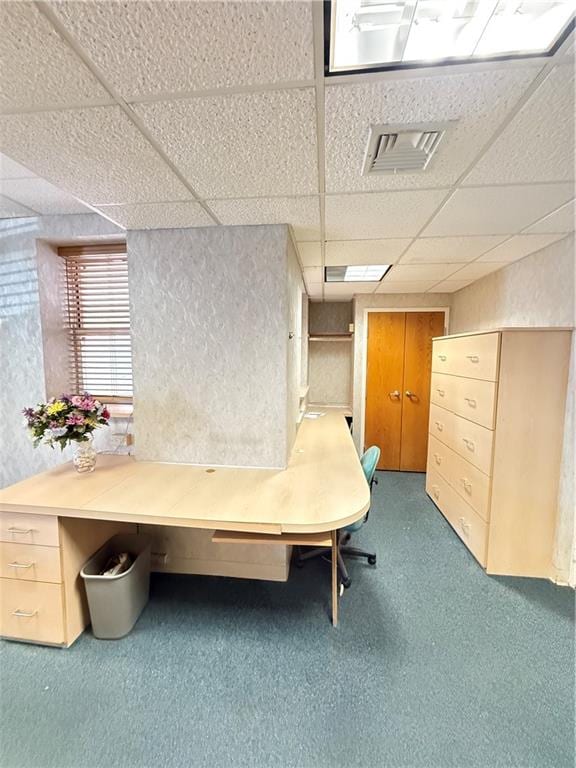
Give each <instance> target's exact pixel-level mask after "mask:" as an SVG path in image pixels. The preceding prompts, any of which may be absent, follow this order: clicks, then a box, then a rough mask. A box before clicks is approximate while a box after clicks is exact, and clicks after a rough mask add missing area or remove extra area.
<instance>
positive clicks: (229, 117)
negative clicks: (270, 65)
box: [134, 88, 318, 198]
mask: <svg viewBox="0 0 576 768" xmlns="http://www.w3.org/2000/svg"><path fill="white" fill-rule="evenodd" d="M134 108H135V109H136V110H137V111H138V112H139V114H140V115H141V116H142V118H143V120H144V122H145V123H146V125H147V126H148V128H149V130H150V131H151V132H152V133H153V134H154V136H155V137H156V139H157V140H158V141H159V142H160V144H161V145H162V147H163V148H164V150H165V151H166V153H167V154H168V155H169V156H170V158H171V159H172V160H173V162H174V163H175V164H176V166H177V167H178V168H179V170H180V171H181V172H182V174H183V175H184V176H185V177H186V178H187V179H188V181H190V182H191V183H192V185H193V186H194V188H195V189H196V190H197V191H198V192H199V193H200V194H201V195H202V196H203V197H224V198H230V197H238V198H241V197H249V196H261V197H270V196H273V195H306V194H313V193H315V192H316V193H317V192H318V172H317V162H318V161H317V156H316V118H315V100H314V90H313V89H311V88H303V89H295V90H284V91H266V92H262V93H240V94H229V95H226V96H213V97H212V96H211V97H201V98H200V97H197V98H193V99H181V100H178V101H167V102H157V103H154V104H138V105H134Z"/></svg>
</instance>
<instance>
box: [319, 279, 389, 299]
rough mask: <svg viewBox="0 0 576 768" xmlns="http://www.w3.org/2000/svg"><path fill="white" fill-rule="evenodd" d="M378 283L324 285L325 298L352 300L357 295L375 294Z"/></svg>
mask: <svg viewBox="0 0 576 768" xmlns="http://www.w3.org/2000/svg"><path fill="white" fill-rule="evenodd" d="M377 285H378V283H373V282H370V283H362V282H358V283H324V297H325V298H327V299H330V298H336V297H339V298H340V299H346V298H348V299H351V298H352V296H354V294H355V293H373V292H374V289H375V288H376V286H377Z"/></svg>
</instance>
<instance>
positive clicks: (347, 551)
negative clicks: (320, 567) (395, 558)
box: [296, 445, 380, 588]
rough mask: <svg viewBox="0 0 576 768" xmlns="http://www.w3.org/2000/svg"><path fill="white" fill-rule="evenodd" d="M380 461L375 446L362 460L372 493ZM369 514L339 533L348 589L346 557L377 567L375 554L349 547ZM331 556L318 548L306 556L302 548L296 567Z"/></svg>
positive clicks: (327, 550) (341, 565) (342, 570)
mask: <svg viewBox="0 0 576 768" xmlns="http://www.w3.org/2000/svg"><path fill="white" fill-rule="evenodd" d="M379 460H380V448H378V446H377V445H373V446H371V447H370V448H368V450H367V451H366V452H365V453H364V455H363V456H362V458H361V459H360V463H361V464H362V469H363V470H364V475H365V476H366V481H367V483H368V485H369V486H370V493H372V485H373V484H374V483H376V485H378V478H377V477H376V474H375V473H376V466H377V465H378V461H379ZM369 514H370V509H368V512H366V514H365V515H364V517H363V518H361V519H360V520H357V521H356V522H355V523H352V525H348V526H346V528H343V529H342V530H341V531H338V570H339V572H340V580H341V581H342V584H343V585H344V587H346V588H348V587H349V586H350V584H351V583H352V580H351V578H350V576H349V574H348V569H347V568H346V563H345V562H344V556H345V555H348V556H349V557H365V558H366V560H367V561H368V563H369V564H370V565H376V555H375V553H374V552H366V551H365V550H363V549H358V548H357V547H350V546H348V542H349V541H350V539H351V538H352V534H353V533H356V531H359V530H360V528H362V526H363V525H364V523H365V522H366V521H367V520H368V515H369ZM330 554H331V550H330V548H329V547H318V548H316V549H311V550H309V551H308V552H304V554H303V553H302V548H300V549H299V550H298V554H297V556H296V565H297V566H298V567H299V568H302V566H303V565H304V563H305V562H306V560H311V559H312V558H313V557H323V558H325V559H327V558H329V557H330Z"/></svg>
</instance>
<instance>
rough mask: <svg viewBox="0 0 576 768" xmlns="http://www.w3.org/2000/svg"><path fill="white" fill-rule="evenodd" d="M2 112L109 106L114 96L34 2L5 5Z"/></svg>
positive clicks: (0, 36) (1, 8)
mask: <svg viewBox="0 0 576 768" xmlns="http://www.w3.org/2000/svg"><path fill="white" fill-rule="evenodd" d="M0 61H2V93H1V94H0V108H2V109H3V110H9V109H10V110H15V109H22V108H28V107H32V108H39V107H57V106H63V105H65V104H76V105H78V104H84V103H87V102H93V101H103V100H104V101H109V100H110V96H109V94H108V93H107V92H106V91H105V90H104V89H103V88H102V86H101V85H100V83H99V82H98V81H97V80H96V79H95V78H94V77H93V75H92V74H91V73H90V71H89V70H88V69H87V68H86V67H85V66H84V64H83V63H82V61H81V60H80V59H79V58H78V57H77V56H76V54H74V53H73V51H72V49H71V48H69V46H68V45H67V44H66V43H65V42H64V41H63V40H62V38H61V37H60V35H59V34H58V33H57V32H56V30H55V29H54V28H53V27H52V25H51V24H50V22H49V21H48V20H47V19H46V17H45V16H44V15H43V14H41V13H40V12H39V11H38V9H37V8H36V6H35V5H34V3H28V2H16V3H0Z"/></svg>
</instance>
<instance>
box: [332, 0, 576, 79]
mask: <svg viewBox="0 0 576 768" xmlns="http://www.w3.org/2000/svg"><path fill="white" fill-rule="evenodd" d="M325 8H326V15H325V34H326V36H327V41H326V62H325V67H326V74H327V75H336V74H339V73H343V72H361V71H364V72H365V71H378V70H382V69H410V68H413V67H422V66H434V65H438V64H451V63H461V62H466V61H482V60H484V61H486V60H498V59H514V58H522V57H526V56H549V55H551V54H553V53H554V52H555V51H556V50H557V49H558V47H559V46H560V45H561V44H562V42H563V41H564V40H565V39H566V36H567V35H568V34H569V32H570V30H571V29H572V28H573V27H574V0H331V1H330V2H328V1H327V2H326V4H325Z"/></svg>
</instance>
